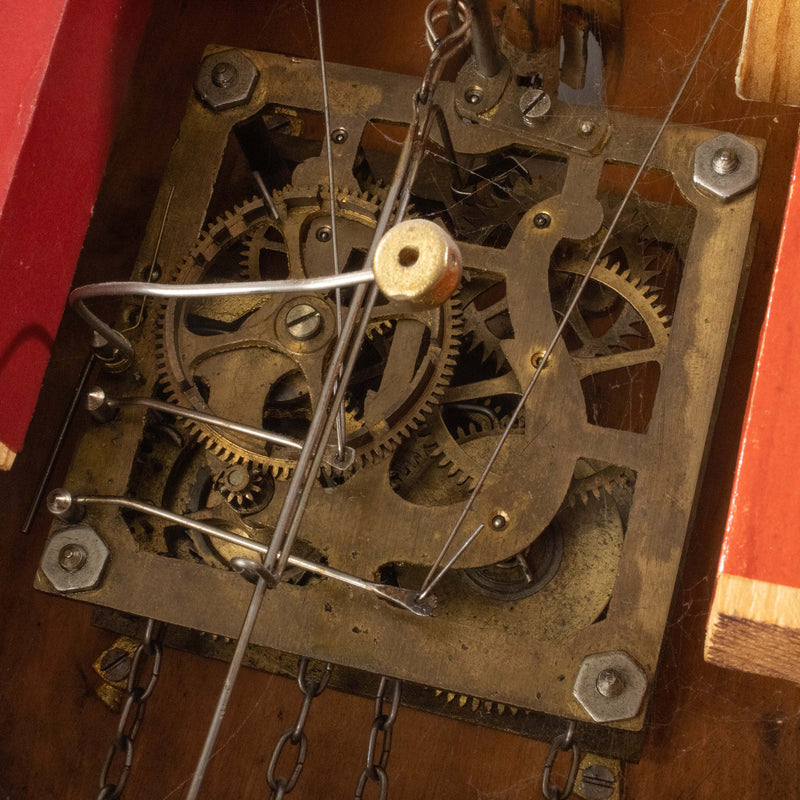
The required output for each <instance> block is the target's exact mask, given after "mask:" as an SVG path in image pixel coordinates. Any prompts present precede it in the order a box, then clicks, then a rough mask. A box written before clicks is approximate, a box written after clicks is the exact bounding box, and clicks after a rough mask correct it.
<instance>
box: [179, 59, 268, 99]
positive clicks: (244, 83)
mask: <svg viewBox="0 0 800 800" xmlns="http://www.w3.org/2000/svg"><path fill="white" fill-rule="evenodd" d="M258 78H259V72H258V70H257V69H256V66H255V64H253V62H252V61H251V60H250V59H249V58H248V57H247V56H246V55H245V54H244V53H243V52H242V51H241V50H222V51H220V52H219V53H212V54H211V55H210V56H206V58H205V59H203V63H202V64H201V66H200V72H199V74H198V75H197V80H196V81H195V83H194V89H195V91H196V92H197V96H198V97H199V98H200V99H201V100H202V101H203V103H205V104H206V105H207V106H208V107H209V108H210V109H212V110H213V111H225V110H226V109H228V108H236V107H237V106H243V105H244V104H245V103H249V102H250V98H251V97H252V96H253V90H254V89H255V88H256V84H257V83H258Z"/></svg>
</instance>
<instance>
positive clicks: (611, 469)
mask: <svg viewBox="0 0 800 800" xmlns="http://www.w3.org/2000/svg"><path fill="white" fill-rule="evenodd" d="M634 478H635V474H634V472H633V470H631V469H628V468H627V467H618V466H616V465H614V464H604V463H603V462H600V461H593V460H590V459H584V458H582V459H581V460H580V461H579V462H578V465H577V466H576V468H575V477H574V478H573V480H572V484H571V486H570V487H569V491H568V492H567V498H566V501H565V505H569V506H574V505H575V504H576V503H582V504H583V505H586V504H587V503H588V502H589V500H590V499H592V498H594V499H596V500H599V499H600V497H601V495H602V493H603V492H604V491H605V492H608V491H610V490H612V489H613V488H614V487H619V488H620V489H630V488H631V486H632V485H633V482H634Z"/></svg>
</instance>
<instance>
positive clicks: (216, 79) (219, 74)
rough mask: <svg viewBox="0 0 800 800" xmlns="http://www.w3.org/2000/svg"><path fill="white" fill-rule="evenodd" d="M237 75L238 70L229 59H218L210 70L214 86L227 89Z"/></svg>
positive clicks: (234, 81)
mask: <svg viewBox="0 0 800 800" xmlns="http://www.w3.org/2000/svg"><path fill="white" fill-rule="evenodd" d="M238 77H239V70H237V69H236V67H234V66H233V64H231V63H230V62H229V61H220V62H219V64H215V65H214V68H213V69H212V70H211V81H212V82H213V84H214V86H219V88H220V89H227V88H228V87H229V86H233V84H234V83H236V79H237V78H238Z"/></svg>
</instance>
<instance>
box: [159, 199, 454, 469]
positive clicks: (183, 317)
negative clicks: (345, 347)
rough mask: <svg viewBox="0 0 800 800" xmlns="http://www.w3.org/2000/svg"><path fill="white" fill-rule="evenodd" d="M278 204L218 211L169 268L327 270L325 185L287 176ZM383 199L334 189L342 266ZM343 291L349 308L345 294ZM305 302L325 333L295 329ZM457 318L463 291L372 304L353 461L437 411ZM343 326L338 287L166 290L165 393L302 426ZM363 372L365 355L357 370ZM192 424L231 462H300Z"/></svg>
mask: <svg viewBox="0 0 800 800" xmlns="http://www.w3.org/2000/svg"><path fill="white" fill-rule="evenodd" d="M275 204H276V207H277V209H278V210H279V219H278V220H274V219H272V218H271V217H269V216H267V214H266V210H265V209H264V206H263V203H262V202H261V201H260V200H258V199H256V198H254V199H252V200H250V201H248V202H246V203H245V204H243V205H241V206H238V207H236V208H235V209H234V210H233V211H232V212H228V213H226V214H225V215H223V216H221V217H220V218H218V219H217V220H216V221H215V222H214V223H212V224H211V225H210V226H209V228H208V229H207V230H206V231H205V232H204V233H203V234H201V236H200V239H199V241H198V243H197V245H196V246H195V247H194V248H193V250H192V252H191V253H190V254H189V256H188V257H187V258H186V259H185V260H184V262H183V263H182V264H181V265H180V266H179V267H177V268H176V269H175V270H174V271H173V272H172V274H171V275H167V276H166V279H167V280H170V279H171V280H172V281H174V282H177V283H199V282H204V281H211V280H231V279H234V280H241V279H242V278H243V277H244V278H245V279H273V280H274V279H283V278H290V277H291V278H299V277H306V276H309V277H310V276H314V275H319V274H324V270H327V271H330V264H331V261H332V257H331V252H330V247H331V245H330V238H329V236H328V232H329V231H328V230H326V227H327V226H328V225H329V222H330V207H331V202H330V193H329V192H328V191H327V187H321V186H317V187H313V188H310V189H302V188H301V189H296V188H289V189H286V190H283V191H282V192H279V193H276V199H275ZM379 209H380V198H379V196H377V195H374V194H362V193H359V192H351V191H349V190H347V189H340V190H338V191H337V192H336V212H337V227H338V232H339V236H338V239H339V243H340V255H342V256H344V257H343V258H342V259H341V261H340V263H341V266H342V268H343V269H353V268H359V267H360V266H361V264H360V263H358V259H359V258H360V259H361V260H362V261H363V255H364V253H365V252H366V249H367V247H368V245H369V242H370V240H371V237H372V231H373V229H374V226H375V223H376V218H377V215H378V212H379ZM242 270H244V275H243V274H242ZM342 294H343V304H344V310H345V312H346V310H347V302H348V295H347V293H346V292H343V293H342ZM301 302H302V303H304V304H307V305H309V306H311V308H312V309H313V310H314V313H316V314H318V315H319V318H320V332H319V334H318V335H316V336H314V337H312V338H310V339H308V340H298V339H296V338H293V337H292V336H291V335H290V334H289V332H288V331H289V327H288V321H287V320H288V316H287V314H288V311H289V310H291V308H292V307H294V306H296V305H298V304H300V303H301ZM460 328H461V316H460V310H459V303H458V301H457V300H456V299H451V300H450V301H448V302H447V303H445V304H444V305H443V306H441V307H440V308H438V309H434V310H431V311H409V310H406V309H403V308H401V307H400V306H397V305H395V304H393V303H384V304H382V305H381V304H380V303H379V304H378V305H377V306H376V308H375V311H374V313H373V315H372V318H371V320H370V323H369V327H368V342H367V343H366V344H365V346H366V345H368V344H369V343H370V342H374V341H375V340H378V339H379V340H380V341H381V343H382V346H383V348H384V350H385V363H384V364H382V365H381V367H380V368H379V369H378V371H377V373H375V371H374V370H373V373H372V374H371V376H370V378H369V380H367V381H366V382H365V384H364V386H363V387H362V388H363V392H362V397H361V405H360V409H359V413H357V414H350V415H349V419H348V430H347V434H348V444H349V445H350V446H352V447H353V448H354V449H355V451H356V466H359V465H363V464H364V463H367V462H369V461H371V460H374V459H376V458H379V457H381V456H383V455H384V454H386V453H387V452H389V451H391V450H392V449H393V448H394V447H395V446H396V445H397V443H398V442H399V441H400V440H401V438H402V437H403V436H405V435H407V434H408V433H409V432H410V431H412V430H414V429H415V428H417V426H418V425H419V424H420V422H421V421H422V419H423V418H424V417H425V416H426V415H427V414H428V413H429V412H430V411H431V409H432V408H433V406H434V405H435V403H436V402H437V400H438V398H439V397H440V396H441V393H442V391H443V390H444V388H445V387H446V386H447V384H448V382H449V380H450V378H451V376H452V372H453V368H454V365H455V357H456V354H457V352H458V346H459V333H460ZM335 330H336V323H335V305H334V301H333V296H332V293H328V294H325V293H316V294H312V293H309V294H307V295H303V296H302V297H297V296H291V297H290V296H287V295H276V296H265V297H258V298H211V299H207V300H201V301H191V302H187V301H184V302H180V303H179V302H177V301H170V302H167V303H164V304H162V306H161V310H160V315H159V318H158V320H157V324H156V345H157V363H158V369H159V375H160V379H161V383H162V385H163V387H164V392H165V394H166V396H167V397H168V398H169V400H170V401H172V402H175V403H177V404H179V405H188V406H191V407H193V408H195V409H198V410H202V411H205V412H210V413H214V414H217V415H219V416H222V417H227V418H229V419H235V420H236V421H239V422H243V423H245V424H248V425H251V426H254V427H265V428H269V429H278V430H280V432H281V433H285V434H288V435H293V436H296V437H297V438H302V437H303V435H304V430H305V427H306V426H307V423H308V419H309V417H310V414H311V412H312V410H313V407H314V403H315V398H316V396H317V394H318V391H319V388H320V387H321V384H322V381H323V378H324V371H325V369H326V368H327V360H328V358H329V355H330V351H331V350H332V346H333V342H334V339H335ZM395 346H396V350H395V349H394V348H395ZM392 353H394V356H393V357H391V358H390V356H391V355H392ZM387 370H388V372H386V371H387ZM384 373H385V376H386V378H387V379H386V382H385V385H384V381H383V379H382V376H383V375H384ZM360 378H361V379H363V376H360V375H359V372H358V365H357V369H356V375H355V376H354V380H355V381H356V382H358V380H359V379H360ZM390 378H392V380H389V379H390ZM398 378H400V380H398ZM186 426H187V427H188V428H189V429H190V430H191V431H193V432H194V433H196V435H197V437H198V439H199V440H200V441H202V442H203V443H204V444H205V446H206V447H207V448H208V449H209V450H211V451H212V452H214V453H215V454H216V455H218V456H219V457H220V458H222V459H224V460H226V461H228V462H233V463H246V464H249V465H254V466H260V467H261V468H262V469H264V470H268V471H269V472H270V473H271V474H272V475H274V476H275V477H276V478H280V479H285V478H288V477H289V476H290V474H291V472H292V470H293V468H294V464H295V458H296V452H295V451H293V450H290V449H287V448H281V447H278V446H273V447H271V448H270V449H269V450H264V449H262V447H261V445H260V444H259V443H256V442H253V441H251V440H248V439H247V438H246V437H244V436H240V435H238V434H232V433H229V432H227V431H222V430H220V429H215V428H214V427H213V426H210V425H208V424H206V423H201V422H194V421H187V422H186Z"/></svg>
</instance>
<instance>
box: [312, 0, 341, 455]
mask: <svg viewBox="0 0 800 800" xmlns="http://www.w3.org/2000/svg"><path fill="white" fill-rule="evenodd" d="M316 7H317V39H318V40H319V66H320V73H321V78H322V108H323V111H324V112H325V153H326V155H327V157H328V191H329V192H330V196H331V245H332V247H333V274H334V275H338V274H339V238H338V234H337V223H336V206H337V204H338V199H337V195H336V189H335V187H334V183H333V152H332V150H331V146H332V144H333V140H332V139H331V137H332V135H333V134H332V131H331V107H330V101H329V100H328V69H327V65H326V62H325V45H324V37H323V35H322V11H321V10H320V0H316ZM335 298H336V335H337V336H341V335H342V290H341V289H336V292H335ZM339 380H340V381H341V374H340V375H339ZM344 439H345V420H344V405H341V406H339V408H338V409H337V410H336V447H337V449H338V452H339V458H341V459H343V458H344Z"/></svg>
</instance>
